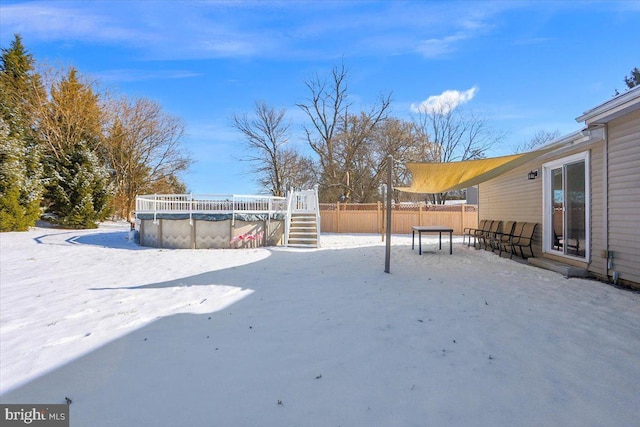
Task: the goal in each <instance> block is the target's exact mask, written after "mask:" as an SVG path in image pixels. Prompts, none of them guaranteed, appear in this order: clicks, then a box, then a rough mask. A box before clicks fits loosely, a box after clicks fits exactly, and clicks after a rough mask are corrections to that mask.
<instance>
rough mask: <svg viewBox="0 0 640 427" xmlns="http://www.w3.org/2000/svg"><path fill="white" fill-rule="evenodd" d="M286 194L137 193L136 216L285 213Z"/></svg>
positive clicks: (155, 219) (155, 218)
mask: <svg viewBox="0 0 640 427" xmlns="http://www.w3.org/2000/svg"><path fill="white" fill-rule="evenodd" d="M286 212H287V204H286V199H285V198H284V197H275V196H255V195H243V194H149V195H145V196H137V197H136V216H137V215H139V214H153V219H154V221H157V215H158V214H189V220H191V218H192V215H193V214H225V213H226V214H229V213H230V214H232V222H235V215H236V214H268V215H269V217H270V216H271V215H272V214H279V213H280V214H286Z"/></svg>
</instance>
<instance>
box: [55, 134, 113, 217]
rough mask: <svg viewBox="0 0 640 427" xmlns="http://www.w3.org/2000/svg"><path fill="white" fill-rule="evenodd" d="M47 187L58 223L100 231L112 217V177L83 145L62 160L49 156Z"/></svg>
mask: <svg viewBox="0 0 640 427" xmlns="http://www.w3.org/2000/svg"><path fill="white" fill-rule="evenodd" d="M47 160H48V161H47V165H46V167H47V171H48V175H49V176H50V177H51V180H50V183H49V185H48V187H47V190H48V191H47V197H48V198H49V201H50V205H49V212H50V213H52V214H54V215H55V218H54V222H57V223H58V224H60V225H63V226H65V227H70V228H96V227H97V226H98V224H97V223H98V222H99V221H104V220H105V219H106V218H107V216H108V215H109V213H110V212H109V209H108V206H109V196H110V191H109V185H108V180H109V174H108V172H107V169H106V168H105V166H104V164H103V163H102V162H101V161H100V160H99V159H98V157H97V156H96V154H95V153H94V152H93V151H92V150H90V149H89V148H88V147H86V146H85V145H84V144H83V143H77V144H75V145H74V146H73V147H72V148H71V150H70V151H68V152H65V153H64V154H62V155H61V156H60V157H58V158H55V157H53V156H49V157H47Z"/></svg>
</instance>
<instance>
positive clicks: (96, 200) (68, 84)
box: [40, 68, 111, 228]
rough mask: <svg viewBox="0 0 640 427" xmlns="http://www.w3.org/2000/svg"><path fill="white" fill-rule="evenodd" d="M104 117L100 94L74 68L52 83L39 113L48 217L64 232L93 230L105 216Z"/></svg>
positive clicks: (106, 204) (106, 179)
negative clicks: (102, 154)
mask: <svg viewBox="0 0 640 427" xmlns="http://www.w3.org/2000/svg"><path fill="white" fill-rule="evenodd" d="M102 116H103V113H102V110H101V108H100V105H99V97H98V95H97V94H96V93H94V91H93V89H92V88H91V86H89V85H87V84H85V83H82V82H81V81H80V79H79V77H78V72H77V71H76V70H75V69H73V68H72V69H71V70H70V71H69V72H68V74H67V76H65V77H64V78H62V79H61V80H60V81H59V82H57V83H55V84H53V86H52V87H51V96H50V101H49V102H48V104H47V105H46V108H45V109H44V111H43V112H42V113H41V117H42V121H41V123H40V126H41V129H40V130H41V133H42V135H43V139H44V140H45V142H46V147H47V153H46V156H45V168H46V172H47V177H48V183H47V186H46V190H47V191H46V198H45V201H46V205H47V209H48V212H49V213H50V214H52V215H51V218H52V219H53V220H55V221H56V222H58V223H59V224H61V225H64V226H66V227H72V228H95V227H97V222H99V221H103V220H104V219H106V217H107V216H108V214H109V211H108V205H109V198H110V195H111V191H110V186H109V174H108V172H107V169H106V167H105V162H104V159H102V158H101V157H100V156H98V152H99V150H100V149H101V140H102V133H101V132H102Z"/></svg>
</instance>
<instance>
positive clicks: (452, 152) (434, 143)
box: [414, 104, 504, 203]
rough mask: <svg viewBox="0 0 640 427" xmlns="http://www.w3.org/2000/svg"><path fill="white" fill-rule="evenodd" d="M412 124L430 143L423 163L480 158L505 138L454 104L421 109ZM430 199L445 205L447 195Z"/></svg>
mask: <svg viewBox="0 0 640 427" xmlns="http://www.w3.org/2000/svg"><path fill="white" fill-rule="evenodd" d="M414 123H415V126H416V128H417V129H418V130H419V131H420V132H421V133H422V134H424V135H427V136H428V139H429V141H430V142H431V145H430V146H429V150H430V151H429V155H428V157H427V159H425V160H424V161H429V162H442V163H446V162H454V161H464V160H474V159H481V158H484V157H485V155H486V152H487V150H489V149H490V148H491V147H493V145H495V144H496V143H499V142H500V141H501V140H502V139H503V138H504V135H503V134H500V133H496V132H494V131H493V130H492V129H491V128H490V126H489V122H488V121H487V119H485V118H483V117H481V116H478V115H476V114H474V113H473V112H471V111H466V110H463V109H462V107H460V106H458V105H455V104H444V105H441V106H440V107H439V108H434V109H430V110H424V109H423V110H420V111H419V112H418V115H417V116H416V117H415V118H414ZM432 197H433V201H434V202H437V203H444V202H445V200H446V199H447V193H440V194H435V195H432Z"/></svg>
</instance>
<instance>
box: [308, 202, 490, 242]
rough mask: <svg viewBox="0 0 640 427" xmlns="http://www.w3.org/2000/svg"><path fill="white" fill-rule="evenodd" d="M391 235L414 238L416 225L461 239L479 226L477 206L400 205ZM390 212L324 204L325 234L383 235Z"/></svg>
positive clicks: (379, 206) (376, 207) (371, 205)
mask: <svg viewBox="0 0 640 427" xmlns="http://www.w3.org/2000/svg"><path fill="white" fill-rule="evenodd" d="M392 211H393V212H392V214H391V232H392V233H395V234H410V233H411V227H412V226H414V225H441V226H444V227H451V228H453V233H454V234H457V235H461V234H462V231H463V230H464V229H465V228H467V227H473V228H475V227H477V226H478V207H477V205H467V204H459V205H425V204H404V203H403V204H396V205H394V206H393V207H392ZM385 217H386V209H385V207H384V205H383V204H382V203H380V202H378V203H362V204H353V203H348V204H345V203H320V218H321V231H322V232H323V233H383V232H384V226H385Z"/></svg>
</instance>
